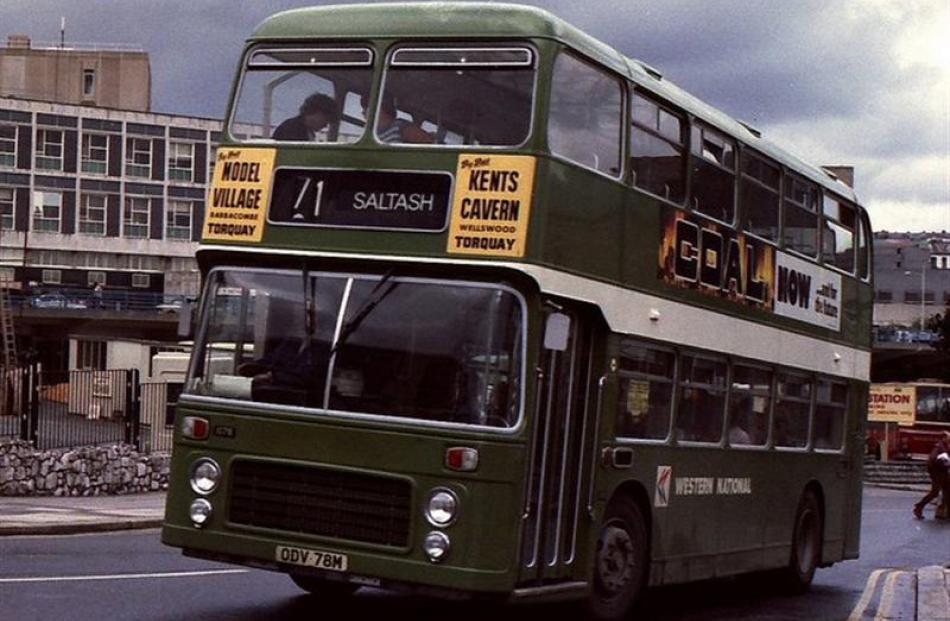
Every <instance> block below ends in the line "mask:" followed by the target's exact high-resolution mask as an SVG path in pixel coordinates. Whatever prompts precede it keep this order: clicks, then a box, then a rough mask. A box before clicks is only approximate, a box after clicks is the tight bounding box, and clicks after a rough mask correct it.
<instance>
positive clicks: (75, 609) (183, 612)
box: [0, 489, 950, 621]
mask: <svg viewBox="0 0 950 621" xmlns="http://www.w3.org/2000/svg"><path fill="white" fill-rule="evenodd" d="M914 496H915V495H914V494H908V493H906V492H897V491H889V490H876V489H869V490H868V491H867V492H866V494H865V505H864V537H863V542H862V550H863V552H862V558H861V560H859V561H853V562H848V563H843V564H840V565H837V566H835V567H833V568H830V569H825V570H821V571H819V573H818V575H817V578H816V583H815V585H814V587H813V589H812V591H811V593H810V594H809V595H807V596H804V597H797V598H793V597H783V596H780V595H777V594H775V593H774V592H770V590H769V588H768V582H767V581H766V580H763V579H761V578H741V579H732V580H717V581H709V582H704V583H700V584H696V585H688V586H679V587H669V588H664V589H658V590H655V591H653V592H651V593H650V596H649V599H648V602H647V604H646V606H645V611H644V612H645V613H646V614H645V615H644V617H645V618H649V619H653V620H655V621H668V620H672V619H676V620H678V621H687V620H695V621H699V620H700V619H701V620H703V621H726V620H730V621H731V620H734V619H739V618H742V619H756V620H767V621H786V620H788V621H791V620H799V619H809V620H811V621H824V620H828V621H833V620H841V619H846V618H847V617H848V615H849V613H850V612H851V610H852V608H854V606H855V603H856V602H857V601H858V599H859V598H860V597H861V593H862V591H863V590H864V587H865V582H866V581H867V579H868V576H869V575H870V574H871V572H872V571H873V570H874V569H877V568H882V567H903V568H908V569H914V568H917V567H919V566H922V565H934V564H944V563H947V562H948V561H950V524H948V523H946V522H943V523H938V522H934V521H932V520H928V521H925V522H917V521H915V520H913V519H912V517H911V515H910V505H911V503H912V502H913V500H914ZM575 613H576V609H574V608H570V607H565V606H564V605H559V606H543V607H542V606H533V607H530V608H526V607H524V606H518V607H508V608H504V609H500V610H499V609H497V608H490V607H486V606H472V605H471V604H464V603H446V602H433V601H426V600H416V599H410V598H405V597H400V596H394V595H390V594H387V593H382V592H379V591H372V590H364V591H361V593H360V594H359V595H358V596H357V597H356V598H355V600H354V601H353V602H352V603H351V604H350V605H349V606H347V607H346V608H345V609H334V608H333V607H332V606H328V605H327V604H325V603H321V602H319V601H317V600H316V599H314V598H311V597H309V596H307V595H303V594H302V593H301V591H299V590H298V589H297V588H296V587H295V586H294V585H293V584H292V583H291V582H290V580H289V579H288V578H286V577H285V576H282V575H279V574H272V573H268V572H260V571H255V570H246V569H241V568H234V567H230V566H223V565H217V564H214V563H207V562H201V561H195V560H192V559H186V558H183V557H182V556H181V555H180V554H178V552H177V551H176V550H172V549H169V548H165V547H163V546H162V545H161V544H160V543H159V542H158V532H157V531H155V530H150V531H138V532H134V533H114V534H105V535H76V536H68V537H6V538H0V618H3V619H16V620H17V621H31V620H34V619H35V620H43V621H47V620H49V619H70V620H76V621H83V620H95V621H103V620H108V621H117V620H124V619H129V620H135V621H152V620H155V621H157V620H178V619H183V618H194V619H201V621H216V620H225V619H226V620H228V621H232V620H233V621H243V620H252V619H255V620H256V619H268V620H271V619H273V620H280V621H297V620H299V621H303V620H305V619H306V620H307V621H312V620H313V619H316V618H346V619H354V620H356V619H364V618H365V619H402V618H407V619H433V620H435V619H438V620H440V621H441V620H442V619H445V618H452V619H455V620H469V619H471V620H473V621H474V620H475V619H479V620H481V619H485V618H486V617H491V618H492V620H493V621H503V620H505V619H512V620H513V619H523V618H525V617H526V616H529V617H530V618H534V617H538V618H541V617H542V616H543V617H547V618H556V619H562V618H572V617H576V616H579V615H577V614H575Z"/></svg>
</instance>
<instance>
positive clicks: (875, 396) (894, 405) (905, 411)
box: [868, 384, 917, 425]
mask: <svg viewBox="0 0 950 621" xmlns="http://www.w3.org/2000/svg"><path fill="white" fill-rule="evenodd" d="M916 411H917V397H916V392H915V389H914V387H913V386H896V385H891V384H871V394H870V395H869V399H868V420H869V421H870V422H872V423H874V422H876V423H898V424H901V425H913V424H914V418H915V414H916Z"/></svg>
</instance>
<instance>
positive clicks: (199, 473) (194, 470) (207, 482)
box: [191, 457, 221, 496]
mask: <svg viewBox="0 0 950 621" xmlns="http://www.w3.org/2000/svg"><path fill="white" fill-rule="evenodd" d="M220 480H221V467H220V466H218V464H217V463H215V461H214V460H213V459H208V458H207V457H205V458H203V459H199V460H198V461H196V462H195V465H194V466H192V467H191V489H193V490H195V493H197V494H201V495H202V496H207V495H208V494H210V493H211V492H213V491H214V490H215V488H216V487H218V481H220Z"/></svg>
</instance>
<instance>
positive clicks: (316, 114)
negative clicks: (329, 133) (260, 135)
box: [271, 93, 340, 142]
mask: <svg viewBox="0 0 950 621" xmlns="http://www.w3.org/2000/svg"><path fill="white" fill-rule="evenodd" d="M339 116H340V110H339V107H338V106H337V105H336V102H335V101H334V100H333V99H332V98H331V97H328V96H327V95H324V94H322V93H314V94H313V95H310V96H309V97H307V98H306V99H305V100H304V102H303V103H302V104H300V114H298V115H297V116H294V117H291V118H289V119H287V120H286V121H284V122H283V123H281V124H280V125H278V126H277V129H275V130H274V133H273V135H272V136H271V137H272V138H273V139H274V140H298V141H304V142H306V141H311V140H314V139H316V135H317V132H319V131H321V130H322V129H323V128H325V127H326V126H327V125H329V124H330V123H333V122H335V121H336V120H337V118H339Z"/></svg>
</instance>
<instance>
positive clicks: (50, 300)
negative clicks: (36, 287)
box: [30, 293, 86, 309]
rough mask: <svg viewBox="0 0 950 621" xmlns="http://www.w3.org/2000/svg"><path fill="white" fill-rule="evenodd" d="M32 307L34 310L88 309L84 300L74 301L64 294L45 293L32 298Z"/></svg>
mask: <svg viewBox="0 0 950 621" xmlns="http://www.w3.org/2000/svg"><path fill="white" fill-rule="evenodd" d="M30 306H32V307H33V308H74V309H79V308H86V303H85V302H84V301H83V300H73V299H70V298H67V297H66V296H65V295H63V294H62V293H44V294H43V295H35V296H33V297H32V298H30Z"/></svg>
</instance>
